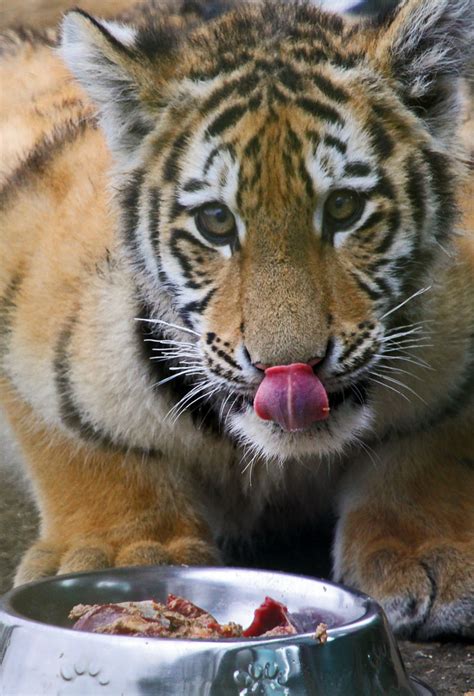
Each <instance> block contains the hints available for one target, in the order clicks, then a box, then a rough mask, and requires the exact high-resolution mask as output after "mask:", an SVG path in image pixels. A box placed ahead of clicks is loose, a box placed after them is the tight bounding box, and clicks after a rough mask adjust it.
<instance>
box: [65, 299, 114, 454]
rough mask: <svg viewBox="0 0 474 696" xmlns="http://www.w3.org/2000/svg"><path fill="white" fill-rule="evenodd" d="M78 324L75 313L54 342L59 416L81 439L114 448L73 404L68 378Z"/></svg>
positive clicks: (102, 433) (104, 435) (73, 397)
mask: <svg viewBox="0 0 474 696" xmlns="http://www.w3.org/2000/svg"><path fill="white" fill-rule="evenodd" d="M77 324H78V315H77V313H76V314H74V315H72V316H71V317H70V318H69V319H68V320H67V322H66V324H65V326H64V327H63V329H62V331H61V333H60V334H59V337H58V340H57V342H56V347H55V353H54V364H53V366H54V376H55V386H56V394H57V398H58V402H59V415H60V418H61V420H62V422H63V423H64V425H65V426H66V427H67V428H69V429H70V430H72V431H74V432H75V433H77V434H78V435H79V436H80V437H81V438H82V439H84V440H87V441H88V442H92V443H93V444H97V445H102V446H104V447H115V445H114V443H113V441H112V439H111V438H110V436H109V435H107V433H105V432H103V431H102V430H101V429H100V428H98V427H97V426H95V425H93V424H92V423H90V422H89V421H88V420H87V418H85V417H84V416H83V415H82V414H81V412H80V410H79V408H78V407H77V405H76V402H75V396H74V388H73V385H72V382H71V378H70V355H69V351H70V346H71V343H72V339H73V336H74V331H75V329H76V326H77Z"/></svg>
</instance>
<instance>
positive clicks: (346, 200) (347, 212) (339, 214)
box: [324, 189, 362, 226]
mask: <svg viewBox="0 0 474 696" xmlns="http://www.w3.org/2000/svg"><path fill="white" fill-rule="evenodd" d="M361 213H362V200H361V198H360V196H359V195H358V193H357V192H356V191H351V190H350V189H340V190H339V191H333V192H332V193H331V194H329V196H328V197H327V199H326V203H325V204H324V214H325V216H326V217H327V218H329V220H330V221H332V222H333V223H336V224H337V225H339V226H340V225H348V224H350V223H352V222H355V220H357V218H358V217H359V216H360V214H361Z"/></svg>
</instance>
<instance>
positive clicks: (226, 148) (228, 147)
mask: <svg viewBox="0 0 474 696" xmlns="http://www.w3.org/2000/svg"><path fill="white" fill-rule="evenodd" d="M220 152H228V153H229V155H230V156H231V158H232V160H235V149H234V146H233V145H232V143H221V144H220V145H217V147H214V148H213V149H212V150H211V152H210V153H209V155H208V157H207V160H206V162H205V163H204V169H203V176H206V174H207V172H208V171H209V169H210V168H211V166H212V163H213V162H214V160H215V158H216V157H217V155H218V154H219V153H220Z"/></svg>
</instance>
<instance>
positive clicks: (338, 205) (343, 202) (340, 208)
mask: <svg viewBox="0 0 474 696" xmlns="http://www.w3.org/2000/svg"><path fill="white" fill-rule="evenodd" d="M350 204H351V200H350V198H349V197H348V196H336V198H335V199H334V201H333V206H334V209H335V210H336V212H337V213H340V212H344V209H345V208H346V209H347V208H348V207H349V206H350Z"/></svg>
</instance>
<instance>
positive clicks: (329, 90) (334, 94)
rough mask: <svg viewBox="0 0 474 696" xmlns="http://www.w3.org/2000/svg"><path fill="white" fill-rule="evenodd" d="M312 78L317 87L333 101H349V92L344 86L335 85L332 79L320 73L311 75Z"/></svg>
mask: <svg viewBox="0 0 474 696" xmlns="http://www.w3.org/2000/svg"><path fill="white" fill-rule="evenodd" d="M311 80H312V81H313V82H314V84H315V85H316V87H317V88H318V89H319V90H320V91H321V92H322V93H323V94H324V95H325V96H326V97H327V98H328V99H332V101H335V102H338V103H344V102H347V101H348V99H349V94H348V92H346V90H345V89H343V88H342V87H340V86H338V85H335V84H334V83H333V82H331V80H329V79H328V78H327V77H324V75H321V74H320V73H314V74H313V75H311Z"/></svg>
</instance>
